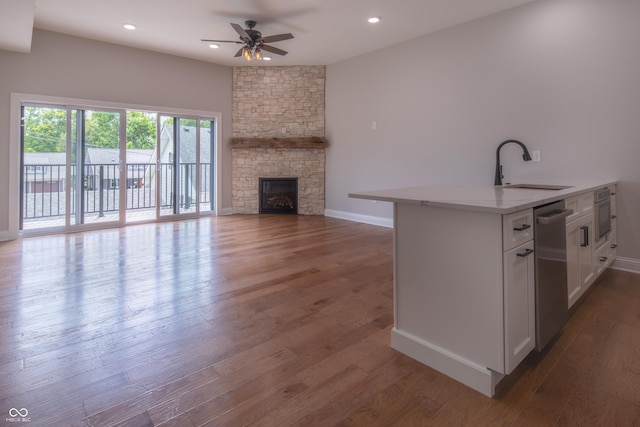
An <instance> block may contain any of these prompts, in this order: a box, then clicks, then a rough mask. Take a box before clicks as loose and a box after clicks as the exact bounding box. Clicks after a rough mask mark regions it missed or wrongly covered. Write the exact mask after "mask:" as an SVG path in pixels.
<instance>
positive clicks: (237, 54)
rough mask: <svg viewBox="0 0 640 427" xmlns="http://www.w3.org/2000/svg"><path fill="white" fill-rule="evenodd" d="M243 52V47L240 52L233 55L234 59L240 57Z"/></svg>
mask: <svg viewBox="0 0 640 427" xmlns="http://www.w3.org/2000/svg"><path fill="white" fill-rule="evenodd" d="M243 50H244V47H241V48H240V50H239V51H238V52H236V54H235V55H233V57H234V58H238V57H240V56H242V51H243Z"/></svg>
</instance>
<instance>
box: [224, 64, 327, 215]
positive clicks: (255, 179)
mask: <svg viewBox="0 0 640 427" xmlns="http://www.w3.org/2000/svg"><path fill="white" fill-rule="evenodd" d="M232 101H233V111H232V113H233V115H232V120H231V122H232V138H231V157H232V160H231V162H232V163H231V167H232V171H231V174H232V183H231V192H232V195H231V198H232V201H231V202H232V207H233V213H234V214H258V213H260V198H259V191H258V190H259V188H260V183H259V179H260V178H296V179H297V181H298V197H297V210H298V214H300V215H324V207H325V140H324V131H325V129H324V128H325V67H324V66H293V67H271V66H269V67H246V66H241V67H234V68H233V90H232Z"/></svg>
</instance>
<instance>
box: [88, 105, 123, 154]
mask: <svg viewBox="0 0 640 427" xmlns="http://www.w3.org/2000/svg"><path fill="white" fill-rule="evenodd" d="M84 132H85V144H86V146H87V147H102V148H118V147H119V146H120V115H119V114H118V113H109V112H106V111H91V112H89V113H88V114H87V116H86V118H85V128H84Z"/></svg>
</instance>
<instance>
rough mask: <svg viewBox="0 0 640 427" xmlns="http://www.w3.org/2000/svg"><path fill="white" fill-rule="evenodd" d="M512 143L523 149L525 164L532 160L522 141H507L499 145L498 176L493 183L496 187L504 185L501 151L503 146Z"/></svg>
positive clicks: (497, 153) (497, 154)
mask: <svg viewBox="0 0 640 427" xmlns="http://www.w3.org/2000/svg"><path fill="white" fill-rule="evenodd" d="M510 142H513V143H515V144H518V145H519V146H520V147H522V158H523V159H524V161H525V162H528V161H529V160H531V155H530V154H529V150H527V147H526V146H525V145H524V144H523V143H522V142H520V141H516V140H515V139H507V140H506V141H504V142H503V143H501V144H500V145H498V149H497V150H496V176H495V179H494V181H493V184H494V185H502V178H504V176H503V175H502V165H501V164H500V149H501V148H502V146H503V145H505V144H508V143H510Z"/></svg>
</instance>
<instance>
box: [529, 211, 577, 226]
mask: <svg viewBox="0 0 640 427" xmlns="http://www.w3.org/2000/svg"><path fill="white" fill-rule="evenodd" d="M572 213H573V209H562V210H557V211H554V212H552V213H551V214H550V215H545V216H539V217H537V220H536V221H537V222H538V224H542V225H547V224H551V223H554V222H556V221H560V220H561V219H564V218H566V217H568V216H569V215H571V214H572Z"/></svg>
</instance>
